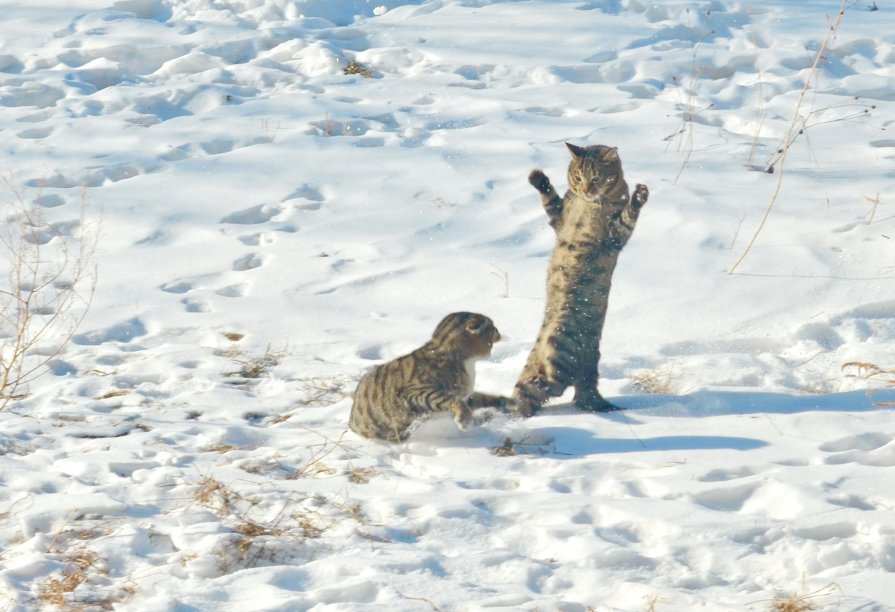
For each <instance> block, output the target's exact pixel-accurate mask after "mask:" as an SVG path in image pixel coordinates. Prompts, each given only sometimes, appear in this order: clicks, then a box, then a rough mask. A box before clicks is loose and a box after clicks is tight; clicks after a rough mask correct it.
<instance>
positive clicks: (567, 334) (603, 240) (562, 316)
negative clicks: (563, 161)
mask: <svg viewBox="0 0 895 612" xmlns="http://www.w3.org/2000/svg"><path fill="white" fill-rule="evenodd" d="M566 146H567V147H568V148H569V151H570V152H571V153H572V162H571V163H570V164H569V175H568V180H569V190H568V191H567V192H566V195H565V196H564V197H563V198H562V199H560V197H559V195H558V194H557V193H556V190H555V189H554V188H553V186H552V185H551V184H550V179H548V178H547V176H546V175H545V174H544V173H543V172H541V171H540V170H532V172H531V174H529V176H528V181H529V182H530V183H531V184H532V186H533V187H534V188H535V189H537V190H538V192H539V193H540V194H541V202H542V203H543V205H544V209H545V210H546V211H547V216H548V217H549V219H550V225H551V227H553V229H554V230H555V231H556V247H555V248H554V249H553V255H552V257H551V259H550V268H549V272H548V274H547V310H546V313H545V314H544V323H543V324H542V326H541V331H540V333H539V334H538V339H537V341H536V342H535V345H534V348H532V350H531V353H530V354H529V356H528V361H527V363H526V364H525V368H524V369H523V370H522V374H521V375H520V376H519V380H518V381H517V382H516V389H515V391H514V396H515V398H516V400H517V402H518V404H517V407H516V410H517V411H518V412H519V414H521V415H523V416H531V415H532V414H534V413H535V412H537V410H538V409H540V408H541V406H543V405H544V403H545V402H546V401H547V398H548V397H558V396H560V395H562V394H563V392H564V391H565V390H566V389H567V388H568V387H569V386H574V387H575V405H576V406H577V407H578V408H579V409H581V410H589V411H603V410H613V409H615V407H614V406H613V405H612V404H610V403H609V402H608V401H606V400H605V399H603V396H601V395H600V393H599V392H598V391H597V379H598V375H597V365H598V362H599V361H600V335H601V334H602V332H603V322H604V320H605V319H606V307H607V306H608V301H609V286H610V283H611V281H612V272H613V270H615V264H616V262H617V261H618V256H619V253H620V252H621V250H622V248H623V247H624V246H625V244H626V243H627V242H628V238H630V237H631V232H632V231H633V230H634V224H635V223H636V222H637V217H638V215H639V214H640V209H641V207H642V206H643V205H644V204H646V200H647V198H648V196H649V190H648V189H647V187H646V186H645V185H637V187H636V189H635V191H634V197H633V198H631V197H629V195H628V185H627V183H625V178H624V174H623V173H622V165H621V160H620V159H619V156H618V149H616V148H614V147H606V146H602V145H598V146H592V147H583V148H582V147H576V146H575V145H572V144H568V143H566Z"/></svg>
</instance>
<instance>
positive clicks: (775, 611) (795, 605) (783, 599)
mask: <svg viewBox="0 0 895 612" xmlns="http://www.w3.org/2000/svg"><path fill="white" fill-rule="evenodd" d="M836 591H840V589H839V585H838V584H836V583H835V582H831V583H829V584H828V585H826V586H824V587H821V588H819V589H817V590H815V591H811V592H810V593H798V594H794V595H780V596H779V597H777V598H775V599H771V600H760V601H755V602H751V603H750V604H749V605H751V604H754V603H768V604H769V609H770V610H771V611H772V612H809V611H810V610H814V609H815V604H814V602H815V601H817V600H819V599H824V598H827V597H831V596H832V595H833V594H834V593H835V592H836Z"/></svg>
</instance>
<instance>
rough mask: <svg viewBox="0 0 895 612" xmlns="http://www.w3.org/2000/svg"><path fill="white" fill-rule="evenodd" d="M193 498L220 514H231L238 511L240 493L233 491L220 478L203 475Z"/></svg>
mask: <svg viewBox="0 0 895 612" xmlns="http://www.w3.org/2000/svg"><path fill="white" fill-rule="evenodd" d="M193 499H195V500H196V501H197V502H198V503H200V504H202V505H203V506H205V507H206V508H209V509H211V510H212V511H214V512H215V513H216V514H218V515H222V514H223V515H224V516H230V515H233V514H234V513H235V512H236V504H237V502H238V500H239V499H240V496H239V494H237V493H235V492H234V491H231V490H230V489H229V488H227V486H226V485H224V484H223V483H222V482H221V481H220V480H218V479H216V478H213V477H211V476H203V477H202V480H200V481H199V484H198V488H197V489H196V492H195V493H194V494H193Z"/></svg>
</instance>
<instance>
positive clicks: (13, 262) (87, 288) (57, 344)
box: [0, 176, 98, 410]
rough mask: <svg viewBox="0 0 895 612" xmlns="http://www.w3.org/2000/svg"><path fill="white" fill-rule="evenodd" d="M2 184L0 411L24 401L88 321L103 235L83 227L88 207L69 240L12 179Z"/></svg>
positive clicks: (81, 213)
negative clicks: (29, 388) (8, 196)
mask: <svg viewBox="0 0 895 612" xmlns="http://www.w3.org/2000/svg"><path fill="white" fill-rule="evenodd" d="M3 183H4V185H5V186H6V188H7V190H8V191H9V193H10V194H11V195H12V199H11V200H9V201H6V202H2V205H3V217H4V218H3V222H4V224H3V230H2V231H0V247H2V250H3V253H2V256H0V261H2V263H0V265H3V266H4V267H5V270H4V271H5V272H6V282H5V283H3V284H2V285H0V410H3V409H5V408H6V407H7V406H8V405H9V403H10V402H12V401H15V400H17V399H21V398H22V397H24V396H25V394H26V393H24V391H25V387H26V386H27V385H28V383H30V382H32V381H34V380H35V379H37V378H38V377H40V376H41V375H42V374H44V373H45V372H46V371H47V367H48V366H49V365H50V364H51V362H53V361H54V360H55V359H56V358H57V357H58V356H59V355H60V354H61V353H62V351H63V350H65V346H66V345H67V344H68V341H69V340H71V338H72V336H73V335H74V334H75V331H77V329H78V326H79V325H80V323H81V321H82V320H83V319H84V317H85V316H86V314H87V311H88V310H89V308H90V303H91V301H92V300H93V294H94V291H95V290H96V268H95V266H94V263H93V257H94V253H95V251H96V243H97V235H98V230H97V229H95V228H91V227H90V226H89V225H87V223H86V219H85V207H84V205H83V203H82V205H81V211H80V219H79V221H78V222H77V223H75V224H73V227H74V228H75V229H73V230H72V231H73V234H72V235H70V234H68V233H67V232H65V233H63V232H62V231H60V229H58V228H57V227H56V226H54V225H52V224H49V223H47V221H46V220H45V219H44V218H43V215H42V214H41V211H40V208H39V206H38V205H37V204H33V203H32V204H29V203H28V202H26V201H25V197H24V194H23V193H22V192H20V191H18V189H17V188H16V187H15V185H14V182H13V180H12V178H11V177H9V176H7V177H4V178H3Z"/></svg>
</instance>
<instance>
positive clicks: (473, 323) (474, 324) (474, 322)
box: [463, 317, 485, 336]
mask: <svg viewBox="0 0 895 612" xmlns="http://www.w3.org/2000/svg"><path fill="white" fill-rule="evenodd" d="M463 327H464V329H466V331H467V333H470V334H475V335H476V336H478V335H479V334H480V333H482V331H484V329H485V321H484V319H480V318H478V317H473V318H471V319H469V320H468V321H467V322H466V325H464V326H463Z"/></svg>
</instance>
